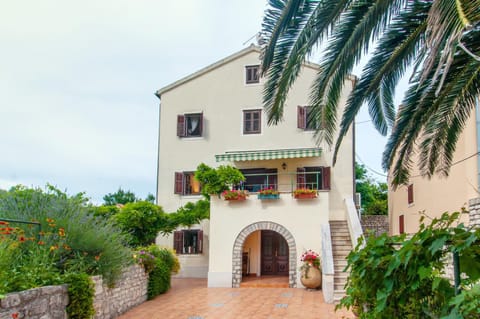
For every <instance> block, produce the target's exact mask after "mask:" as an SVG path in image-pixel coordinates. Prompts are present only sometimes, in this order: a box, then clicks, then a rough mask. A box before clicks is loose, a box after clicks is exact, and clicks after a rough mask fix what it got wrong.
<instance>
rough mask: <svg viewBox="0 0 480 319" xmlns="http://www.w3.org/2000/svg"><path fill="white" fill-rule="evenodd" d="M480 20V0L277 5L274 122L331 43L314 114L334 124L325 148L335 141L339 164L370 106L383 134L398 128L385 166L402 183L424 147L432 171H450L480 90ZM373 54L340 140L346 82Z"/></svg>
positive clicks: (273, 14)
mask: <svg viewBox="0 0 480 319" xmlns="http://www.w3.org/2000/svg"><path fill="white" fill-rule="evenodd" d="M479 22H480V3H479V1H478V0H456V1H455V0H433V1H432V0H414V1H407V0H361V1H360V0H353V1H345V0H339V1H331V0H269V8H268V9H267V11H266V13H265V17H264V21H263V30H262V33H263V34H264V35H265V37H266V38H265V40H266V41H265V42H266V46H265V47H264V49H263V60H262V74H263V75H264V76H266V79H267V81H266V85H265V90H264V107H265V109H266V111H267V114H268V123H269V124H276V123H278V122H279V121H280V120H281V119H282V115H283V109H284V105H285V101H286V97H287V94H288V91H289V88H290V87H291V86H292V85H293V83H294V82H295V80H296V78H297V76H298V75H299V73H300V70H301V66H302V63H303V62H304V61H306V58H307V57H308V56H309V55H310V54H311V53H312V50H313V49H314V48H316V47H317V45H318V44H319V43H320V42H322V41H323V40H328V44H327V47H326V49H325V51H324V54H323V56H322V57H321V61H320V68H319V72H318V75H317V78H316V79H315V82H314V83H313V85H312V91H311V101H310V105H311V107H312V114H314V116H313V117H314V118H315V120H316V121H321V122H322V123H324V124H325V125H324V126H322V130H317V132H316V135H315V137H316V139H317V142H320V141H322V140H325V141H326V142H327V143H328V144H330V145H333V144H335V152H334V161H335V160H336V155H337V151H338V148H339V146H340V144H341V142H342V138H343V137H344V136H345V134H346V133H347V131H348V129H349V128H350V126H351V124H352V122H353V121H354V119H355V115H356V114H357V112H358V111H359V109H360V107H361V106H362V105H363V104H364V103H367V104H368V108H369V112H370V115H371V118H372V122H373V124H374V125H375V127H376V128H377V130H378V131H379V132H380V133H381V134H383V135H386V134H387V132H388V131H389V129H392V131H391V135H390V137H389V141H388V143H387V146H386V149H385V151H384V154H383V165H384V168H385V169H392V173H393V178H392V184H393V185H394V186H395V185H399V184H401V183H405V182H407V181H408V178H409V176H410V169H411V167H412V164H413V162H412V155H413V154H414V152H416V151H417V147H416V145H419V147H418V150H419V153H420V154H419V155H420V156H419V163H418V165H419V169H420V172H421V173H422V174H423V175H425V176H428V177H430V176H432V175H433V174H434V173H436V172H437V171H438V172H440V173H442V174H444V175H448V171H449V167H450V165H451V164H452V157H453V153H454V151H455V146H456V142H457V140H458V137H459V134H460V133H461V132H462V130H463V128H464V125H465V122H466V120H467V119H468V117H469V116H470V114H471V111H472V110H473V109H474V107H475V99H476V97H477V96H478V95H479V94H480V23H479ZM373 41H375V42H376V48H375V50H374V51H373V52H371V51H372V50H370V47H371V46H372V42H373ZM368 52H370V53H372V56H371V57H370V59H369V60H368V62H367V64H366V66H365V67H364V69H363V72H362V75H361V77H360V79H359V80H358V82H357V84H356V86H355V88H354V90H353V91H352V93H351V94H350V96H349V98H348V101H347V104H346V108H345V110H344V112H343V116H342V119H341V122H340V129H339V135H338V137H337V138H336V139H335V134H336V127H337V108H338V103H339V100H340V92H341V90H342V87H343V83H344V81H345V80H346V79H347V77H348V75H349V73H350V72H351V71H352V68H353V67H354V65H355V64H356V63H358V61H359V60H360V59H361V58H362V57H363V56H364V55H365V54H366V53H368ZM409 66H413V67H414V71H413V74H412V76H411V78H410V84H409V88H408V90H407V92H406V94H405V96H404V99H403V102H402V106H401V107H400V108H399V111H398V114H395V106H394V102H393V97H394V93H395V88H396V85H397V83H398V80H399V79H400V78H401V77H402V76H404V75H405V73H406V71H407V68H408V67H409Z"/></svg>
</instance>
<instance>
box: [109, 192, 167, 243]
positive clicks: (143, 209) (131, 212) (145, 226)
mask: <svg viewBox="0 0 480 319" xmlns="http://www.w3.org/2000/svg"><path fill="white" fill-rule="evenodd" d="M113 219H114V221H115V224H116V225H118V226H119V227H120V228H121V229H122V230H123V231H124V232H126V233H128V234H130V240H129V244H130V246H133V247H136V246H147V245H149V244H152V243H153V242H154V241H155V238H156V237H157V235H158V232H159V231H161V230H167V232H171V231H172V227H171V223H170V220H169V218H168V216H167V214H165V213H164V212H163V210H162V208H161V207H160V206H158V205H155V204H152V203H150V202H146V201H140V202H135V203H128V204H126V205H125V207H123V208H122V209H121V210H120V212H119V213H117V214H115V215H114V216H113Z"/></svg>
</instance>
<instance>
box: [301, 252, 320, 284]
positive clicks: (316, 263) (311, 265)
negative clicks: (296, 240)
mask: <svg viewBox="0 0 480 319" xmlns="http://www.w3.org/2000/svg"><path fill="white" fill-rule="evenodd" d="M300 261H302V262H303V265H302V266H301V267H300V272H301V277H300V281H301V282H302V285H304V286H305V287H306V288H309V289H316V288H318V287H320V285H321V284H322V272H321V271H320V256H319V255H318V254H317V253H316V252H314V251H313V250H310V249H309V250H307V251H306V252H305V253H303V254H302V257H301V258H300Z"/></svg>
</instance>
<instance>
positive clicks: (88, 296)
mask: <svg viewBox="0 0 480 319" xmlns="http://www.w3.org/2000/svg"><path fill="white" fill-rule="evenodd" d="M64 279H65V283H66V284H68V298H69V300H70V302H69V304H68V306H67V313H68V318H71V319H90V318H92V316H93V315H94V314H95V310H94V308H93V297H94V296H95V290H94V285H93V281H92V279H91V278H90V276H88V275H87V274H82V273H71V274H68V275H66V276H65V278H64Z"/></svg>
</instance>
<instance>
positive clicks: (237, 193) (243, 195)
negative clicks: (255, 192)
mask: <svg viewBox="0 0 480 319" xmlns="http://www.w3.org/2000/svg"><path fill="white" fill-rule="evenodd" d="M222 196H223V198H224V199H225V200H245V199H247V196H248V191H244V190H228V189H227V190H225V191H223V193H222Z"/></svg>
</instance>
